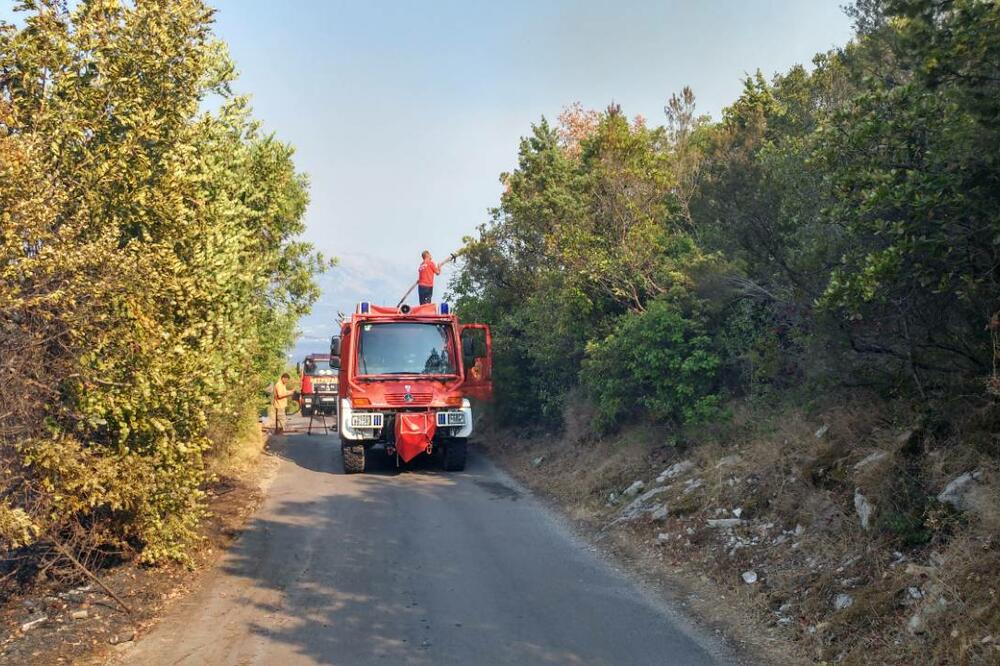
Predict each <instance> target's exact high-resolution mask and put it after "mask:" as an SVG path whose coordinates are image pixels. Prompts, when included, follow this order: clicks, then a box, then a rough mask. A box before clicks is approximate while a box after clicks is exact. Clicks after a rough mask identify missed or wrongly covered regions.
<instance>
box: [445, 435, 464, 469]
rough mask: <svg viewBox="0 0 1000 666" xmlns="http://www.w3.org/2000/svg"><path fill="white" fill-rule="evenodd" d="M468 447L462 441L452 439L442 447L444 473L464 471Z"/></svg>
mask: <svg viewBox="0 0 1000 666" xmlns="http://www.w3.org/2000/svg"><path fill="white" fill-rule="evenodd" d="M467 452H468V445H467V442H466V440H464V439H452V440H449V442H448V443H447V444H445V445H444V461H443V465H444V469H445V471H446V472H461V471H462V470H463V469H465V456H466V454H467Z"/></svg>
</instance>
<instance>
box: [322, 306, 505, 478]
mask: <svg viewBox="0 0 1000 666" xmlns="http://www.w3.org/2000/svg"><path fill="white" fill-rule="evenodd" d="M330 365H331V367H335V368H339V376H340V388H339V398H340V404H339V412H340V418H339V430H340V441H341V453H342V455H343V460H344V471H345V472H346V473H348V474H354V473H358V472H363V471H364V469H365V460H366V459H367V458H369V456H371V455H373V450H375V449H382V450H383V451H384V452H385V454H387V455H388V456H389V457H390V458H391V459H392V458H394V459H395V461H396V464H397V465H398V464H400V463H407V462H409V461H411V460H413V459H414V458H416V457H417V456H420V455H439V456H440V458H441V462H442V465H443V467H444V469H445V470H449V471H458V470H462V469H464V468H465V457H466V447H467V442H468V439H469V436H470V435H471V434H472V403H471V402H470V398H471V399H477V400H487V399H489V398H490V397H491V395H492V392H493V383H492V376H491V375H492V339H491V337H490V329H489V327H488V326H486V325H485V324H462V323H459V321H458V317H457V316H456V315H455V314H454V313H453V312H452V311H451V309H450V308H449V306H448V304H447V303H429V304H425V305H418V306H414V307H412V308H411V307H410V306H408V305H403V306H400V307H398V308H397V307H387V306H379V305H374V304H372V303H367V302H362V303H359V304H358V306H357V309H356V311H355V312H354V314H353V315H352V316H351V318H350V319H349V320H345V321H344V322H343V324H342V326H341V330H340V335H337V336H334V337H333V339H332V340H331V342H330Z"/></svg>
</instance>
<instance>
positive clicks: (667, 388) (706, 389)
mask: <svg viewBox="0 0 1000 666" xmlns="http://www.w3.org/2000/svg"><path fill="white" fill-rule="evenodd" d="M718 369H719V357H718V356H717V355H716V354H715V353H713V350H712V340H711V338H709V337H708V335H706V333H705V326H704V324H703V323H702V322H700V321H699V320H698V319H697V317H693V318H692V317H687V316H685V314H684V313H683V312H682V311H681V309H680V308H679V307H677V306H676V305H675V304H673V303H669V302H667V301H664V300H659V299H658V300H654V301H653V302H651V303H650V304H649V307H648V308H647V309H646V311H645V312H643V313H641V314H639V313H629V314H626V315H624V316H623V317H621V318H619V319H618V321H617V323H616V326H615V330H614V332H612V333H611V334H610V335H608V336H607V337H606V338H604V339H603V340H597V341H594V342H592V343H591V344H590V345H589V346H588V349H587V358H586V359H584V362H583V369H582V371H581V379H582V380H583V385H584V386H585V387H586V388H587V389H588V390H589V392H590V394H591V395H592V396H593V397H594V402H595V406H596V408H597V419H598V425H599V426H610V425H614V424H616V423H618V422H619V421H620V420H621V419H622V418H623V417H627V416H639V415H642V414H643V413H646V414H649V415H650V416H652V417H654V418H658V419H672V420H675V421H679V422H682V423H683V422H689V421H699V420H702V419H704V418H706V417H709V416H712V415H713V414H715V412H716V410H717V409H718V406H719V396H718V395H716V394H715V393H714V392H713V391H714V389H715V388H716V386H715V383H716V381H715V378H716V376H717V371H718Z"/></svg>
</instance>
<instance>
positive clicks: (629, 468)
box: [490, 396, 1000, 664]
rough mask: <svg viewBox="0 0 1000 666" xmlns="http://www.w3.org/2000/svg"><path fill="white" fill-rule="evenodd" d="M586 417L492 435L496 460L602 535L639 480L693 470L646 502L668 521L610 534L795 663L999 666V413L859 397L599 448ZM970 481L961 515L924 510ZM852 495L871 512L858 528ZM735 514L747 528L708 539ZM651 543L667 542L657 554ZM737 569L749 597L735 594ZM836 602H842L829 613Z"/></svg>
mask: <svg viewBox="0 0 1000 666" xmlns="http://www.w3.org/2000/svg"><path fill="white" fill-rule="evenodd" d="M571 403H572V401H571ZM586 413H587V410H586V408H585V407H583V406H579V405H577V406H575V407H574V408H573V411H571V412H568V413H567V428H566V434H565V435H564V436H563V437H562V438H552V437H547V436H544V435H537V436H533V437H532V436H521V437H514V436H512V435H511V434H510V433H506V432H504V433H500V432H493V433H491V434H492V437H491V438H490V439H491V440H492V441H493V442H494V444H493V445H492V448H493V450H494V453H495V454H496V455H497V456H498V457H500V458H501V460H502V461H503V462H504V463H505V464H506V465H508V466H509V467H511V468H512V469H513V471H514V472H515V473H516V474H517V475H518V476H520V477H521V478H522V479H524V480H525V481H527V482H528V483H529V484H531V485H533V486H534V487H536V488H539V489H541V490H543V491H544V492H546V493H547V494H549V495H550V496H552V497H553V498H555V499H556V500H557V501H558V502H559V503H560V504H562V505H563V506H564V507H566V509H567V511H568V512H569V514H570V515H571V516H572V517H574V518H577V519H580V520H584V521H587V522H588V523H589V524H590V525H592V526H594V527H595V528H596V529H598V530H601V529H602V528H603V527H604V526H605V525H607V524H609V523H610V522H611V521H612V520H613V519H614V518H615V517H616V516H617V514H618V512H619V511H620V510H621V508H622V506H623V503H622V502H621V501H619V502H618V503H615V504H611V505H609V502H608V499H609V496H610V495H611V493H620V492H621V491H622V490H623V489H624V488H626V487H627V486H628V485H629V484H631V483H632V482H633V481H634V480H636V479H641V480H643V481H644V482H645V483H646V484H647V488H649V487H652V486H653V485H654V483H655V481H654V479H655V477H656V475H657V474H658V473H659V472H660V471H662V470H663V469H665V468H666V467H667V466H669V465H670V464H671V463H673V462H677V461H679V460H685V459H686V460H691V461H692V462H694V463H695V464H696V468H695V469H694V470H692V471H690V472H689V473H687V474H685V475H683V476H681V477H679V478H676V479H671V480H669V481H668V482H667V485H668V487H669V490H668V491H667V492H666V493H664V494H663V495H661V496H659V497H658V498H657V501H661V500H662V501H665V502H666V504H667V506H668V508H669V517H668V518H667V520H666V521H664V522H661V523H655V524H652V523H651V521H650V520H649V519H648V518H647V519H642V520H639V521H635V522H632V523H628V524H625V525H620V526H616V527H614V528H612V530H611V531H613V532H615V533H616V535H619V536H622V535H624V537H626V538H629V539H631V540H632V541H634V542H635V543H637V544H639V546H641V547H642V548H644V549H646V550H647V551H648V552H649V553H655V557H656V558H658V561H659V562H661V563H662V569H663V575H664V577H669V576H668V574H667V571H670V572H673V574H674V575H675V574H676V571H677V570H678V568H683V569H684V570H685V571H687V572H689V573H693V574H696V575H698V576H699V577H700V576H705V577H707V579H708V580H710V581H711V582H713V583H714V585H715V586H716V588H717V594H718V595H719V596H722V595H724V596H725V597H726V598H727V599H733V598H737V599H740V600H741V604H742V606H743V608H744V610H745V611H746V614H747V616H748V617H752V618H754V620H753V621H754V622H756V623H757V624H758V625H759V626H763V627H766V628H767V630H768V631H769V632H773V634H774V636H776V637H779V638H780V639H782V640H783V641H785V642H786V645H787V646H788V648H789V649H790V650H791V651H792V652H801V653H803V654H805V655H807V656H808V657H809V658H811V659H813V660H815V661H817V662H828V663H851V664H872V663H884V664H994V663H1000V469H998V460H1000V450H998V448H1000V420H998V419H1000V417H998V415H997V409H996V407H995V406H994V407H992V408H986V409H984V410H981V411H979V412H972V411H970V413H969V414H966V415H962V416H961V417H960V418H954V419H952V420H951V422H950V425H949V426H948V427H943V426H941V424H940V423H938V422H933V421H928V419H921V418H918V417H917V416H916V415H915V414H914V412H912V411H911V410H910V409H908V408H907V406H906V405H901V404H885V403H880V402H878V401H876V400H874V399H873V398H872V397H871V396H855V397H854V399H852V400H844V399H841V400H839V401H837V402H836V403H835V404H830V405H827V406H826V407H824V408H817V409H814V410H813V411H812V412H810V413H809V414H807V413H805V412H804V411H803V410H801V409H794V408H787V407H780V406H773V405H772V406H762V405H760V404H757V405H747V404H738V405H734V406H733V418H732V419H731V420H730V421H728V422H726V423H720V424H716V425H713V426H709V427H702V428H699V429H697V430H692V431H688V432H669V431H666V430H664V429H661V428H656V427H652V426H648V425H647V426H639V427H634V428H631V429H629V430H627V431H625V432H623V433H620V434H619V435H617V436H615V437H610V438H603V439H601V438H596V437H595V436H593V435H592V434H591V432H590V431H589V429H588V428H586V427H585V425H581V423H586V422H585V421H584V420H583V419H584V418H585V416H586ZM818 435H819V436H818ZM539 456H544V460H543V461H542V462H541V463H540V464H538V465H535V464H533V461H535V460H536V459H537V458H538V457H539ZM972 470H977V471H979V472H980V473H981V480H980V482H979V483H977V484H976V485H975V487H974V490H973V492H972V493H970V495H969V498H970V500H969V502H970V508H968V509H967V510H966V511H963V512H959V511H956V510H955V509H953V508H952V507H950V506H948V505H945V504H941V503H939V502H938V501H937V499H936V495H937V494H938V493H939V492H940V491H941V489H942V488H943V487H944V486H945V485H946V484H947V483H948V482H949V481H950V480H951V479H954V478H955V477H956V476H958V475H959V474H961V473H963V472H967V471H972ZM695 481H697V482H698V484H699V485H697V487H695V488H691V487H690V486H691V485H692V484H694V482H695ZM856 494H861V495H863V496H864V497H865V498H866V499H867V501H868V502H870V504H871V505H872V506H873V507H874V511H873V514H872V518H871V522H870V525H869V529H867V530H865V529H862V527H861V525H860V520H859V518H858V515H857V513H856V508H855V495H856ZM734 510H738V511H739V513H740V517H741V518H742V519H743V520H745V521H746V522H745V523H744V524H742V525H740V526H738V527H736V528H734V529H730V530H725V529H718V528H713V527H709V526H708V523H707V521H708V520H709V519H715V518H722V517H733V515H734V513H733V511H734ZM658 533H664V534H668V535H670V538H669V540H668V541H667V542H666V543H661V544H656V542H655V538H656V535H657V534H658ZM747 570H753V571H755V572H756V573H757V575H758V577H759V582H758V583H757V584H755V585H753V586H748V585H745V584H743V583H742V582H741V580H740V573H741V572H743V571H747ZM838 595H849V596H850V599H851V604H850V605H849V606H848V607H846V608H840V609H837V608H835V607H834V600H835V599H837V596H838ZM914 617H917V618H918V620H919V621H914V620H913V618H914ZM911 622H916V625H915V626H910V623H911Z"/></svg>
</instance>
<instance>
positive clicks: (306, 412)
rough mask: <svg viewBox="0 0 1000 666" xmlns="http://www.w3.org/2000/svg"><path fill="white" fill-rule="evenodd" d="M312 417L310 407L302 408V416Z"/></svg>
mask: <svg viewBox="0 0 1000 666" xmlns="http://www.w3.org/2000/svg"><path fill="white" fill-rule="evenodd" d="M312 415H313V408H312V407H303V408H302V416H312Z"/></svg>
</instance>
